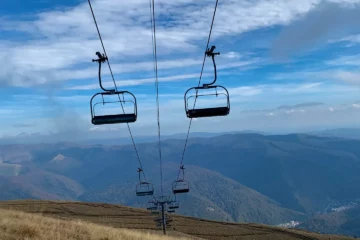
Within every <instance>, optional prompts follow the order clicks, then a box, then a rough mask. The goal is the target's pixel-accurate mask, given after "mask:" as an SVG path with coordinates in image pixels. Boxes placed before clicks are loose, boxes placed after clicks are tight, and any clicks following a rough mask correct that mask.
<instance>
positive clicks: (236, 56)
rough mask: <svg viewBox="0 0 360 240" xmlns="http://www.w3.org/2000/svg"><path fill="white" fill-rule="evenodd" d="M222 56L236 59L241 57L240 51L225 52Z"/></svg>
mask: <svg viewBox="0 0 360 240" xmlns="http://www.w3.org/2000/svg"><path fill="white" fill-rule="evenodd" d="M222 56H223V57H225V58H228V59H238V58H240V57H241V55H240V53H238V52H227V53H225V54H222Z"/></svg>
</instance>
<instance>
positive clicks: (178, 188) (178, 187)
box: [172, 165, 190, 194]
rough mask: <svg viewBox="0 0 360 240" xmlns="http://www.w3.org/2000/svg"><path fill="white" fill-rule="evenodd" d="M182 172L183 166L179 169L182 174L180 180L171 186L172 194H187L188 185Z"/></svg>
mask: <svg viewBox="0 0 360 240" xmlns="http://www.w3.org/2000/svg"><path fill="white" fill-rule="evenodd" d="M184 170H185V168H184V165H182V166H181V167H180V171H181V172H182V176H183V177H182V179H178V180H176V181H175V182H173V184H172V191H173V193H174V194H178V193H187V192H189V191H190V188H189V183H188V182H187V181H185V180H184V179H185V172H184Z"/></svg>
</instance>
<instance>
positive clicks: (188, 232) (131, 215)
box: [0, 200, 354, 240]
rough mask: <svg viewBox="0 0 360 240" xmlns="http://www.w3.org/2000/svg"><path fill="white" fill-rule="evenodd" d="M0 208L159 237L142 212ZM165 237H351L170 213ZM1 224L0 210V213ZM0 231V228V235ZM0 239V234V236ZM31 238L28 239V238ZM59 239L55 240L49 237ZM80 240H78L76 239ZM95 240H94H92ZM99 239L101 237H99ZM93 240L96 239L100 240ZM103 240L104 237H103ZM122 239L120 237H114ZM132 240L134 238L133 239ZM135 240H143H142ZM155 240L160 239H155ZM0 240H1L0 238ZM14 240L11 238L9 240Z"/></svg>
mask: <svg viewBox="0 0 360 240" xmlns="http://www.w3.org/2000/svg"><path fill="white" fill-rule="evenodd" d="M0 209H7V210H15V211H21V212H27V213H34V214H41V215H43V216H47V217H52V218H56V219H60V220H66V221H75V222H76V221H77V220H80V221H82V222H89V223H92V224H98V225H101V226H109V227H112V229H113V228H117V229H132V230H133V231H146V232H155V233H159V234H161V231H160V230H159V229H158V228H157V227H156V225H155V223H154V219H155V217H157V216H154V215H151V214H150V212H148V211H146V210H144V209H138V208H131V207H125V206H121V205H113V204H105V203H86V202H66V201H41V200H16V201H0ZM171 217H172V219H173V222H172V223H171V224H172V227H170V228H168V235H169V236H175V237H186V238H187V239H199V238H200V239H208V240H235V239H241V240H351V239H354V238H350V237H345V236H335V235H324V234H317V233H313V232H307V231H302V230H296V229H283V228H279V227H272V226H265V225H261V224H252V223H246V224H245V223H238V224H237V223H225V222H219V221H210V220H204V219H198V218H193V217H185V216H180V215H177V214H172V216H171ZM0 221H1V210H0ZM1 231H2V229H1V227H0V232H1ZM0 236H1V235H0ZM28 239H31V238H28ZM53 239H55V240H56V239H59V238H53ZM80 239H81V238H80ZM89 239H90V240H91V238H89ZM95 239H96V238H95ZM100 239H101V238H100ZM100 239H97V240H100ZM105 239H106V238H105ZM118 239H123V238H118ZM135 239H136V238H135ZM138 239H146V238H144V237H141V238H138ZM155 239H161V238H159V237H155ZM0 240H3V239H2V238H1V237H0ZM9 240H14V239H9Z"/></svg>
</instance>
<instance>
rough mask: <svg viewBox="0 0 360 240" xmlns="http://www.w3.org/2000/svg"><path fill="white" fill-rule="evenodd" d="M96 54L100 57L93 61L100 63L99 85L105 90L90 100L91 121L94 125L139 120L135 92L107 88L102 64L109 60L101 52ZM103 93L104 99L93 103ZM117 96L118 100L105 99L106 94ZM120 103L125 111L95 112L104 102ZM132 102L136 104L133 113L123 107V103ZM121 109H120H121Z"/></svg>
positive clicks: (102, 97)
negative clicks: (102, 76)
mask: <svg viewBox="0 0 360 240" xmlns="http://www.w3.org/2000/svg"><path fill="white" fill-rule="evenodd" d="M96 55H97V56H98V57H99V58H98V59H93V60H92V61H93V62H98V63H99V85H100V88H101V89H102V90H104V92H101V93H96V94H95V95H94V96H93V97H92V98H91V100H90V111H91V122H92V124H94V125H102V124H117V123H131V122H135V121H136V120H137V103H136V98H135V96H134V94H132V93H130V92H128V91H117V90H115V89H106V88H104V87H103V85H102V81H101V64H102V63H104V62H106V61H107V57H106V56H105V55H104V54H103V55H101V54H100V52H96ZM99 95H101V99H102V101H97V102H95V103H93V100H94V99H96V97H97V96H99ZM114 95H115V96H117V97H118V100H116V101H104V96H114ZM125 96H127V97H130V100H125ZM114 103H120V105H121V110H122V111H123V113H119V114H102V115H97V114H95V107H96V106H98V105H100V104H102V105H103V106H104V105H105V104H114ZM123 103H124V104H126V103H131V104H132V105H133V106H134V109H133V111H132V112H131V113H125V112H124V109H123V107H122V104H123ZM119 110H120V109H119Z"/></svg>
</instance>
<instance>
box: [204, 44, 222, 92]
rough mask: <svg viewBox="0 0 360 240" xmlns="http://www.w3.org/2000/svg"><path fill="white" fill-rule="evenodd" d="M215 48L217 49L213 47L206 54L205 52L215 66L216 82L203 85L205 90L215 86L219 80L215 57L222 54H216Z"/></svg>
mask: <svg viewBox="0 0 360 240" xmlns="http://www.w3.org/2000/svg"><path fill="white" fill-rule="evenodd" d="M215 48H216V47H215V46H212V47H211V48H210V49H208V50H206V52H205V54H206V56H208V57H211V59H212V62H213V65H214V80H213V81H212V82H211V83H204V84H203V87H204V88H208V87H209V86H210V85H213V84H214V83H215V82H216V80H217V70H216V63H215V56H216V55H220V53H219V52H217V53H214V50H215Z"/></svg>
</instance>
